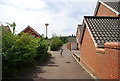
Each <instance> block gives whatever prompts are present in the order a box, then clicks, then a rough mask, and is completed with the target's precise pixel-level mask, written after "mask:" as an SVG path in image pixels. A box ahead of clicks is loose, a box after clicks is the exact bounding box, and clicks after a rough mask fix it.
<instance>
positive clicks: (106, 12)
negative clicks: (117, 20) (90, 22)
mask: <svg viewBox="0 0 120 81" xmlns="http://www.w3.org/2000/svg"><path fill="white" fill-rule="evenodd" d="M95 16H118V15H117V14H116V13H114V12H113V11H112V10H110V9H109V8H107V7H106V6H104V5H103V4H101V3H100V5H99V7H98V11H97V14H96V15H95Z"/></svg>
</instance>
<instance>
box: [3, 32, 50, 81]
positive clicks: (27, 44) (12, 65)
mask: <svg viewBox="0 0 120 81" xmlns="http://www.w3.org/2000/svg"><path fill="white" fill-rule="evenodd" d="M2 41H3V42H2V47H3V49H2V62H3V74H2V75H3V79H12V78H15V77H17V76H18V75H19V74H20V73H21V72H22V71H23V70H24V69H26V68H29V67H33V66H34V65H36V63H37V61H39V62H40V63H41V62H43V61H44V60H45V59H46V58H47V57H48V56H47V54H48V53H47V50H48V45H47V43H46V41H45V40H44V39H42V38H41V39H40V38H32V37H31V36H30V35H29V34H25V33H21V34H19V35H13V34H12V33H9V32H3V36H2ZM48 55H49V54H48Z"/></svg>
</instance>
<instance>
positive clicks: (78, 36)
mask: <svg viewBox="0 0 120 81" xmlns="http://www.w3.org/2000/svg"><path fill="white" fill-rule="evenodd" d="M76 39H77V43H78V49H80V30H77V33H76Z"/></svg>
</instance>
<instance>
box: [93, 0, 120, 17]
mask: <svg viewBox="0 0 120 81" xmlns="http://www.w3.org/2000/svg"><path fill="white" fill-rule="evenodd" d="M94 16H120V0H99V1H98V3H97V6H96V10H95V12H94Z"/></svg>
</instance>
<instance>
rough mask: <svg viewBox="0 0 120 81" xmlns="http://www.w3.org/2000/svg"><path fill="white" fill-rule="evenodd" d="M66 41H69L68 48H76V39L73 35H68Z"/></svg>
mask: <svg viewBox="0 0 120 81" xmlns="http://www.w3.org/2000/svg"><path fill="white" fill-rule="evenodd" d="M68 42H69V49H70V50H77V49H78V47H77V41H76V38H75V37H69V38H68Z"/></svg>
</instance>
